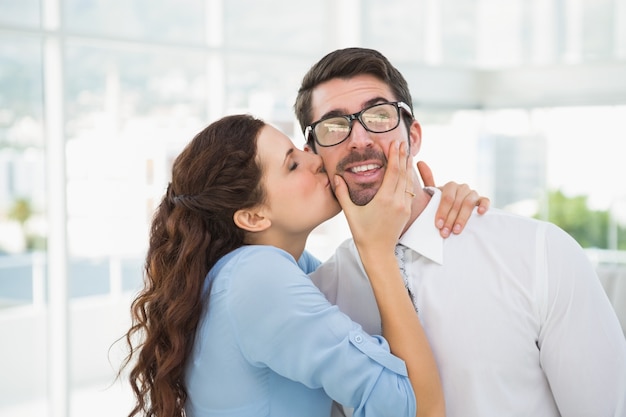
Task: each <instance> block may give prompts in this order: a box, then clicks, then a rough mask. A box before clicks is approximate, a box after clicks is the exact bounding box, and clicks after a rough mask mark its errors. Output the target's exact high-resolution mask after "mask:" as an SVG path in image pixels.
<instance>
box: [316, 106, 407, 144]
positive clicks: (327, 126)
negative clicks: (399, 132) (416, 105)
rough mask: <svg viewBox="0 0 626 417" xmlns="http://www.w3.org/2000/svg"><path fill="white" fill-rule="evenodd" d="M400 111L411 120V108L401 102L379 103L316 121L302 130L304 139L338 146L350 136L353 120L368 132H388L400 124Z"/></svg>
mask: <svg viewBox="0 0 626 417" xmlns="http://www.w3.org/2000/svg"><path fill="white" fill-rule="evenodd" d="M400 109H402V110H404V111H405V112H407V114H408V115H409V116H411V118H413V113H411V108H410V107H409V106H408V105H407V104H406V103H404V102H402V101H396V102H391V103H379V104H374V105H373V106H370V107H367V108H365V109H363V110H361V111H360V112H357V113H353V114H345V115H342V116H330V117H327V118H325V119H321V120H318V121H317V122H314V123H312V124H310V125H309V126H307V127H306V129H304V137H305V139H306V141H307V142H308V141H309V140H310V139H309V135H313V138H314V139H315V142H316V143H317V144H318V145H320V146H323V147H329V146H335V145H339V144H340V143H341V142H343V141H344V140H346V139H348V136H350V133H351V132H352V124H353V123H354V121H355V120H358V121H359V123H361V126H363V127H364V128H365V130H367V131H368V132H372V133H385V132H389V131H390V130H393V129H395V128H396V127H398V125H399V124H400Z"/></svg>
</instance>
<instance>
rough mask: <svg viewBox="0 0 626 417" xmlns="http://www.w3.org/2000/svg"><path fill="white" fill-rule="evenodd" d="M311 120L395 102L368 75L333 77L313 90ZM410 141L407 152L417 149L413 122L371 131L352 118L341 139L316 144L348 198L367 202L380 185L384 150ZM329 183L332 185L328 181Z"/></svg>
mask: <svg viewBox="0 0 626 417" xmlns="http://www.w3.org/2000/svg"><path fill="white" fill-rule="evenodd" d="M312 98H313V99H312V104H311V106H312V115H313V121H314V122H315V121H317V120H320V119H322V118H324V117H327V116H329V115H338V114H352V113H356V112H358V111H360V110H362V109H364V108H366V107H369V106H371V105H373V104H377V103H383V102H393V101H396V100H397V99H396V97H394V95H393V94H392V92H391V90H390V89H389V87H388V86H387V85H386V84H385V83H383V82H382V81H380V80H379V79H378V78H376V77H373V76H371V75H358V76H356V77H353V78H349V79H339V78H335V79H332V80H329V81H326V82H324V83H322V84H320V85H318V86H317V87H315V89H314V90H313V97H312ZM407 137H408V139H409V141H410V146H411V153H412V154H413V155H415V154H416V153H417V152H418V150H419V145H420V140H421V132H420V127H419V124H418V123H417V122H416V121H414V122H413V123H412V124H411V126H410V127H409V129H408V131H407V126H406V124H405V123H404V122H403V121H402V122H400V125H399V126H398V127H397V128H395V129H393V130H391V131H389V132H385V133H371V132H368V131H367V130H365V128H364V127H363V126H362V125H361V124H360V123H359V122H358V121H354V122H353V125H352V132H351V133H350V136H349V137H348V139H346V140H345V141H344V142H342V143H340V144H338V145H335V146H331V147H321V146H317V147H316V149H317V152H318V154H319V155H320V156H321V157H322V160H323V161H324V166H325V168H326V171H327V172H328V176H329V177H330V178H332V177H333V175H335V174H338V175H340V176H341V177H343V179H344V180H345V181H346V184H347V185H348V189H349V191H350V198H351V199H352V201H353V202H354V203H355V204H357V205H364V204H367V203H368V202H369V201H370V200H371V199H372V198H373V197H374V195H375V194H376V192H377V191H378V188H379V187H380V185H381V184H382V181H383V177H384V175H385V168H386V164H387V153H388V150H389V146H390V144H391V142H392V141H406V140H407ZM331 184H334V182H333V181H331Z"/></svg>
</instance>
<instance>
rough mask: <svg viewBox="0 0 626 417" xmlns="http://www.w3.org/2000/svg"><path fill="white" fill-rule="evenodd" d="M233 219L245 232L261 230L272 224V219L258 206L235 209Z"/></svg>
mask: <svg viewBox="0 0 626 417" xmlns="http://www.w3.org/2000/svg"><path fill="white" fill-rule="evenodd" d="M233 221H234V222H235V224H236V225H237V227H239V228H240V229H243V230H245V231H247V232H262V231H264V230H266V229H268V228H269V227H270V226H271V225H272V221H271V220H270V219H269V218H268V217H266V216H265V215H264V214H263V211H261V210H259V209H258V207H253V208H247V209H240V210H237V211H236V212H235V214H234V215H233Z"/></svg>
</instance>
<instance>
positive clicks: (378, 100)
mask: <svg viewBox="0 0 626 417" xmlns="http://www.w3.org/2000/svg"><path fill="white" fill-rule="evenodd" d="M378 103H390V101H389V99H387V98H385V97H374V98H371V99H369V100H367V101H366V102H365V103H363V104H362V106H361V110H363V109H365V108H367V107H370V106H373V105H374V104H378ZM346 114H348V113H346V112H345V111H341V110H339V109H333V110H331V111H329V112H326V113H324V114H323V115H322V117H320V118H319V119H318V120H322V119H328V118H329V117H335V116H345V115H346Z"/></svg>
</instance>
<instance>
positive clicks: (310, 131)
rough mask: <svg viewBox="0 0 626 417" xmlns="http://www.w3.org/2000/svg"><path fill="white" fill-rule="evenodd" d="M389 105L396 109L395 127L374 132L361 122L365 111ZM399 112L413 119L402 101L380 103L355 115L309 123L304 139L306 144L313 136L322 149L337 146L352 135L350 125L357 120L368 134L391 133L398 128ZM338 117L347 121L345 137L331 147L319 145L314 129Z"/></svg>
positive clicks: (342, 115) (326, 118) (407, 106)
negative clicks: (401, 111)
mask: <svg viewBox="0 0 626 417" xmlns="http://www.w3.org/2000/svg"><path fill="white" fill-rule="evenodd" d="M389 104H391V105H392V106H394V107H395V108H396V111H397V112H398V122H397V123H396V125H395V126H394V127H392V128H390V129H386V130H381V131H375V130H372V129H370V128H369V127H367V126H366V125H365V123H364V122H363V119H362V115H363V113H365V112H366V111H368V110H370V109H372V108H374V107H377V106H382V105H389ZM400 110H404V111H405V112H406V113H407V114H408V115H409V116H410V117H411V119H413V112H412V111H411V107H409V105H408V104H406V103H405V102H403V101H386V102H382V103H376V104H373V105H371V106H369V107H366V108H364V109H362V110H361V111H358V112H356V113H352V114H341V115H338V116H328V117H324V118H323V119H320V120H318V121H316V122H313V123H311V124H310V125H308V126H307V127H306V128H305V129H304V138H305V140H306V142H309V137H310V135H313V139H314V140H315V143H316V144H318V145H319V146H321V147H323V148H330V147H331V146H337V145H339V144H340V143H343V142H345V141H346V139H348V138H349V137H350V134H351V133H352V125H353V124H354V121H355V120H358V121H359V123H360V124H361V126H363V128H364V129H365V130H367V131H368V132H372V133H386V132H391V131H392V130H393V129H395V128H397V127H398V126H400V120H401V117H400ZM338 117H342V118H344V119H346V120H347V121H348V133H347V134H346V137H345V138H343V139H341V140H340V141H339V142H337V143H333V144H331V145H325V144H323V143H320V141H319V140H318V139H317V135H316V134H315V127H316V126H317V125H318V124H320V123H322V122H324V121H326V120H328V119H336V118H338Z"/></svg>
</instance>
